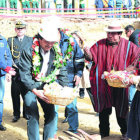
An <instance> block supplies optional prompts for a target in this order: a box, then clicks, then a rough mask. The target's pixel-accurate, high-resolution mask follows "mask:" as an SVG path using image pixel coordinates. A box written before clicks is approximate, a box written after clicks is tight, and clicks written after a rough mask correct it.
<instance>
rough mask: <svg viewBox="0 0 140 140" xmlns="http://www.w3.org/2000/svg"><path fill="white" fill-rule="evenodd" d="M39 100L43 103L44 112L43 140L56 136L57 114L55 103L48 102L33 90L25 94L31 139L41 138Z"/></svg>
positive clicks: (37, 139) (29, 137) (28, 132)
mask: <svg viewBox="0 0 140 140" xmlns="http://www.w3.org/2000/svg"><path fill="white" fill-rule="evenodd" d="M37 100H38V102H39V103H40V105H41V108H42V109H43V113H44V128H43V138H42V140H48V139H50V138H54V135H55V132H56V126H57V119H58V118H57V116H56V113H55V108H54V105H53V104H47V103H46V102H44V101H43V100H41V99H40V98H37V97H36V95H35V94H34V93H32V92H30V91H29V92H27V93H26V95H25V104H26V114H27V117H28V121H27V134H28V139H29V140H39V139H40V136H39V135H40V134H39V110H38V105H37Z"/></svg>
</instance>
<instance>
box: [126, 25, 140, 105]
mask: <svg viewBox="0 0 140 140" xmlns="http://www.w3.org/2000/svg"><path fill="white" fill-rule="evenodd" d="M139 33H140V29H136V30H135V28H134V27H133V26H132V25H127V26H126V27H125V34H126V36H127V37H128V38H129V41H131V42H133V43H134V44H136V45H137V46H138V47H140V46H139V41H138V35H139ZM135 92H136V88H135V86H134V85H131V86H130V88H129V104H130V105H131V103H132V100H133V98H134V95H135Z"/></svg>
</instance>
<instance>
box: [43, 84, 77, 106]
mask: <svg viewBox="0 0 140 140" xmlns="http://www.w3.org/2000/svg"><path fill="white" fill-rule="evenodd" d="M78 91H79V89H78V87H75V88H71V87H62V86H61V85H59V84H58V83H56V82H54V83H52V84H50V85H47V84H46V85H45V86H44V95H45V96H46V97H47V98H48V99H49V101H50V103H51V104H55V105H62V106H66V105H69V104H70V103H71V102H72V101H73V100H74V99H75V98H76V97H77V96H78Z"/></svg>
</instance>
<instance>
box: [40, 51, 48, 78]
mask: <svg viewBox="0 0 140 140" xmlns="http://www.w3.org/2000/svg"><path fill="white" fill-rule="evenodd" d="M40 52H41V55H42V57H43V64H42V68H41V72H40V74H41V77H45V76H46V73H47V70H48V64H49V57H50V51H48V52H46V53H45V52H44V50H43V49H42V48H41V51H40Z"/></svg>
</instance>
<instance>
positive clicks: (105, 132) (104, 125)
mask: <svg viewBox="0 0 140 140" xmlns="http://www.w3.org/2000/svg"><path fill="white" fill-rule="evenodd" d="M111 113H112V108H107V109H104V110H103V111H102V112H100V113H99V122H100V123H99V129H100V134H101V136H102V137H105V136H109V132H110V127H109V125H110V123H109V116H110V114H111ZM116 118H117V122H118V124H119V126H120V131H121V133H122V134H126V132H127V120H126V119H125V118H120V117H117V116H116Z"/></svg>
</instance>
